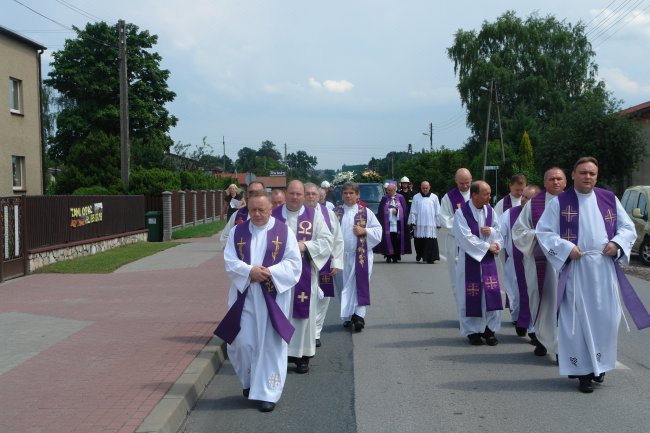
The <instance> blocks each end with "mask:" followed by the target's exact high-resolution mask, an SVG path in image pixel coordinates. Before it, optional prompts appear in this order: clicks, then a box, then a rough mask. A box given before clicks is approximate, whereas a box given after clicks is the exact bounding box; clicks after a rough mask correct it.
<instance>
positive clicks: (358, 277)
mask: <svg viewBox="0 0 650 433" xmlns="http://www.w3.org/2000/svg"><path fill="white" fill-rule="evenodd" d="M357 207H358V208H359V210H358V211H357V213H356V214H355V215H354V225H357V224H358V225H359V226H361V227H363V228H365V227H366V223H367V222H368V209H367V208H366V207H364V206H359V205H357ZM334 212H335V213H336V216H337V217H338V219H339V221H342V220H343V213H344V210H343V207H342V206H338V207H337V208H336V209H335V210H334ZM354 278H355V282H356V285H357V304H358V305H370V270H369V268H368V249H367V245H366V237H365V236H357V247H356V249H355V255H354Z"/></svg>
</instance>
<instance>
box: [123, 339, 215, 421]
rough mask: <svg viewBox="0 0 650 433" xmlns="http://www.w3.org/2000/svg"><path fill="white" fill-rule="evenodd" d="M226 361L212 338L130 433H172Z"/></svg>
mask: <svg viewBox="0 0 650 433" xmlns="http://www.w3.org/2000/svg"><path fill="white" fill-rule="evenodd" d="M225 359H226V343H225V342H224V341H223V340H221V339H220V338H217V337H212V339H210V341H209V342H208V344H206V345H205V347H204V348H203V350H201V352H200V353H199V354H198V356H197V357H196V358H195V359H194V361H192V362H191V363H190V365H189V366H188V367H187V368H186V369H185V371H184V372H183V374H181V376H180V377H179V378H178V380H177V381H176V383H174V385H172V387H171V388H170V389H169V391H167V393H166V394H165V396H164V397H163V398H162V399H161V400H160V402H158V404H157V405H156V406H155V407H154V408H153V409H152V411H151V412H150V413H149V415H147V417H146V418H145V419H144V421H142V424H140V426H139V427H138V428H137V429H136V430H135V432H134V433H176V432H177V431H178V429H179V428H180V427H181V425H182V424H183V422H184V421H185V419H186V418H187V415H188V414H189V413H190V411H191V410H192V408H193V407H194V405H195V404H196V402H197V401H198V399H199V397H200V396H201V394H203V391H205V388H206V387H207V386H208V384H209V383H210V381H211V380H212V378H213V377H214V376H215V374H216V373H217V372H218V371H219V368H221V366H222V365H223V363H224V360H225Z"/></svg>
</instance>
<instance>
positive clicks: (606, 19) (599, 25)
mask: <svg viewBox="0 0 650 433" xmlns="http://www.w3.org/2000/svg"><path fill="white" fill-rule="evenodd" d="M632 1H633V0H624V1H623V3H621V4H620V5H618V6H617V7H616V8H614V9H613V10H611V11H607V16H605V17H604V18H603V19H602V20H600V22H598V23H597V24H596V25H595V26H594V27H592V28H590V29H589V30H587V32H585V36H589V35H590V34H593V33H594V32H598V31H600V30H601V29H602V28H603V27H605V26H606V25H608V24H607V23H608V22H609V21H610V20H612V19H615V17H616V16H617V15H618V13H619V11H620V10H621V9H623V8H624V7H626V6H627V5H628V4H629V3H630V2H632Z"/></svg>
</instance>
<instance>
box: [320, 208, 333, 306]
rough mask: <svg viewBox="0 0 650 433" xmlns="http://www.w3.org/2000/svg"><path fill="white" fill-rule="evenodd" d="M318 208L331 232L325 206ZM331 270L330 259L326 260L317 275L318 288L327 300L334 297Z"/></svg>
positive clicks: (330, 222)
mask: <svg viewBox="0 0 650 433" xmlns="http://www.w3.org/2000/svg"><path fill="white" fill-rule="evenodd" d="M318 206H320V210H321V212H322V213H323V218H325V224H327V228H328V229H330V232H332V221H331V220H330V213H329V212H328V211H327V206H325V205H324V204H320V203H319V204H318ZM332 235H334V232H332ZM331 270H332V257H330V258H329V259H327V262H326V263H325V266H323V267H322V268H321V270H320V272H319V273H318V286H319V287H320V288H321V290H322V291H323V293H324V294H325V297H327V298H333V297H334V279H333V278H332V276H331V275H330V271H331Z"/></svg>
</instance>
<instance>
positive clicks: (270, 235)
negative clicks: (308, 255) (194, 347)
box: [214, 221, 294, 344]
mask: <svg viewBox="0 0 650 433" xmlns="http://www.w3.org/2000/svg"><path fill="white" fill-rule="evenodd" d="M249 225H250V221H246V222H245V223H244V224H239V225H238V226H237V228H236V229H235V239H234V242H235V245H236V246H237V253H238V254H237V255H238V256H239V260H241V261H243V262H244V263H247V264H249V265H250V264H251V240H252V238H253V235H252V234H251V232H250V229H249ZM288 233H289V228H288V227H287V225H286V224H282V223H280V222H279V221H276V222H275V224H274V225H273V228H271V229H270V230H269V231H268V232H267V233H266V252H265V253H264V261H263V262H262V266H264V267H270V266H273V265H275V264H277V263H279V262H280V261H282V258H283V257H284V250H285V247H286V244H287V234H288ZM260 285H261V286H262V293H263V294H264V301H265V302H266V308H267V310H268V312H269V319H270V320H271V325H273V329H275V331H276V332H277V333H278V334H280V336H281V337H282V339H283V340H284V341H286V342H287V344H288V343H289V342H290V341H291V336H292V335H293V332H294V327H293V326H292V325H291V323H290V322H289V320H288V319H287V316H285V315H284V313H283V312H282V310H281V309H280V307H279V306H278V304H277V303H276V302H275V297H276V295H277V293H278V292H277V290H276V289H275V285H274V284H273V280H272V279H271V280H269V281H265V282H263V283H260ZM249 289H250V286H248V287H247V288H246V290H244V292H237V300H235V303H234V304H232V306H231V307H230V309H229V310H228V312H227V313H226V315H225V317H224V318H223V320H222V321H221V323H220V324H219V326H217V329H215V330H214V334H215V335H216V336H217V337H219V338H221V339H222V340H223V341H225V342H226V343H228V344H232V342H233V341H234V340H235V337H237V334H239V331H240V330H241V316H242V312H243V310H244V301H245V300H246V295H247V294H248V290H249Z"/></svg>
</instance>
